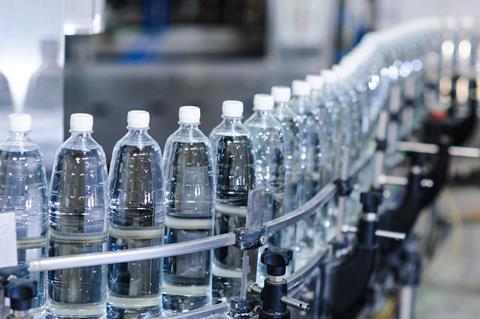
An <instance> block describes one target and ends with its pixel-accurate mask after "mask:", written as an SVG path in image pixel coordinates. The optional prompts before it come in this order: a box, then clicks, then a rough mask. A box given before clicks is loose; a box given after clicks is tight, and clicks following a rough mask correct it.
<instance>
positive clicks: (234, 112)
mask: <svg viewBox="0 0 480 319" xmlns="http://www.w3.org/2000/svg"><path fill="white" fill-rule="evenodd" d="M242 114H243V102H241V101H236V100H226V101H223V103H222V115H223V116H226V117H242Z"/></svg>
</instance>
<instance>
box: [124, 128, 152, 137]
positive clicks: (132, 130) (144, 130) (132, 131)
mask: <svg viewBox="0 0 480 319" xmlns="http://www.w3.org/2000/svg"><path fill="white" fill-rule="evenodd" d="M127 129H128V134H131V135H147V134H148V128H146V127H142V128H138V127H127Z"/></svg>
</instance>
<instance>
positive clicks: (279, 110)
mask: <svg viewBox="0 0 480 319" xmlns="http://www.w3.org/2000/svg"><path fill="white" fill-rule="evenodd" d="M271 93H272V97H273V99H274V101H275V107H274V115H275V118H276V119H277V120H278V121H279V122H280V125H281V126H282V135H283V147H284V165H285V188H284V199H283V209H284V212H285V213H289V212H291V211H293V210H295V209H297V208H298V206H299V201H300V194H301V191H302V185H301V167H302V165H301V162H302V160H301V143H302V136H301V126H300V118H299V117H298V116H297V114H296V113H295V112H294V111H293V110H292V109H291V108H290V105H289V102H290V97H291V90H290V88H289V87H286V86H274V87H272V91H271ZM293 243H295V239H293Z"/></svg>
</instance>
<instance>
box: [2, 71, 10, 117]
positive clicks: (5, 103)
mask: <svg viewBox="0 0 480 319" xmlns="http://www.w3.org/2000/svg"><path fill="white" fill-rule="evenodd" d="M12 105H13V103H12V94H11V92H10V85H9V83H8V79H7V77H6V76H5V75H4V74H3V73H2V71H1V70H0V109H3V110H5V107H8V108H9V110H8V111H10V108H11V107H12Z"/></svg>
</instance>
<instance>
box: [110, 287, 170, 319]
mask: <svg viewBox="0 0 480 319" xmlns="http://www.w3.org/2000/svg"><path fill="white" fill-rule="evenodd" d="M161 301H162V299H161V297H160V296H159V295H158V296H149V297H144V298H140V297H125V296H119V295H114V294H111V293H110V294H109V295H108V299H107V313H108V318H111V319H130V318H131V319H136V318H139V319H149V318H154V317H159V316H160V315H161V313H162V306H161Z"/></svg>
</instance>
